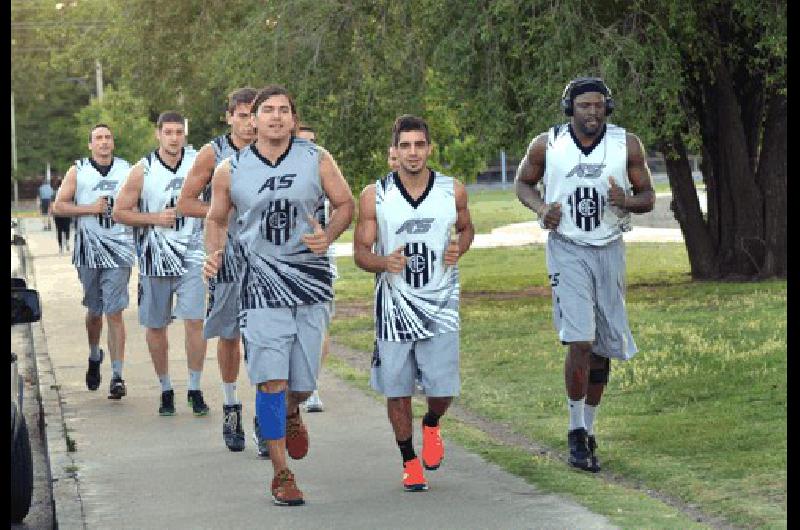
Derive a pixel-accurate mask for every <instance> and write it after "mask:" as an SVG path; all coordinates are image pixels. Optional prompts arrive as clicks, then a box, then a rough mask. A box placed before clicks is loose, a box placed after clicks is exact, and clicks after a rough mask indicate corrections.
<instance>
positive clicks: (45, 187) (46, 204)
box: [39, 180, 53, 230]
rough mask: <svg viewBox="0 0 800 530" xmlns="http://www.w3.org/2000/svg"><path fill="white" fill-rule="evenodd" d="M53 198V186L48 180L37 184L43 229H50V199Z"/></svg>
mask: <svg viewBox="0 0 800 530" xmlns="http://www.w3.org/2000/svg"><path fill="white" fill-rule="evenodd" d="M52 200H53V188H52V186H50V181H48V180H45V181H43V182H42V185H41V186H39V212H40V213H41V214H42V215H43V216H44V219H43V223H44V229H45V230H52V229H53V226H52V225H51V224H50V201H52Z"/></svg>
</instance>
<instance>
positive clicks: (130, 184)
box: [111, 164, 175, 227]
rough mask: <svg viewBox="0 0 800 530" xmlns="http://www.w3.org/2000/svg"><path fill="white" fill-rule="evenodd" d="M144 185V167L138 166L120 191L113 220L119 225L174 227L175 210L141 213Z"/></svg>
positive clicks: (131, 172) (112, 213) (129, 174)
mask: <svg viewBox="0 0 800 530" xmlns="http://www.w3.org/2000/svg"><path fill="white" fill-rule="evenodd" d="M143 183H144V167H143V166H142V165H141V164H136V165H135V166H133V168H132V169H131V171H130V173H128V177H127V178H126V179H125V182H124V183H123V184H122V188H121V189H120V190H119V194H118V195H117V200H116V201H114V210H113V211H112V212H111V218H112V219H114V221H115V222H117V223H122V224H124V225H128V226H152V225H158V226H166V227H170V226H174V225H175V210H174V209H173V208H167V209H166V210H164V211H162V212H140V211H138V209H139V197H140V196H141V194H142V185H143Z"/></svg>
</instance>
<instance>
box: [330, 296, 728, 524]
mask: <svg viewBox="0 0 800 530" xmlns="http://www.w3.org/2000/svg"><path fill="white" fill-rule="evenodd" d="M534 289H545V288H532V289H531V290H534ZM526 291H528V289H526ZM546 291H547V296H550V289H549V288H546ZM490 294H491V295H497V294H514V293H490ZM527 296H538V295H536V294H533V295H531V294H528V295H527ZM353 305H354V306H357V305H358V304H353ZM336 312H337V314H341V313H340V312H339V304H337V306H336ZM330 353H331V355H333V356H335V357H337V358H339V359H341V360H342V361H344V362H346V363H347V364H348V365H350V366H351V367H352V368H355V369H357V370H359V371H362V372H368V371H369V369H370V364H371V361H372V354H371V353H368V352H363V351H358V350H354V349H352V348H348V347H347V346H344V345H342V344H338V343H337V342H335V341H331V350H330ZM414 399H423V398H422V397H415V398H414ZM447 414H448V415H449V416H451V417H454V418H456V419H458V420H459V421H461V422H463V423H465V424H467V425H470V426H472V427H475V428H477V429H480V430H481V431H483V432H484V433H486V434H487V435H488V436H490V437H491V438H492V439H494V440H495V441H497V442H499V443H502V444H504V445H508V446H511V447H515V448H517V449H521V450H523V451H525V452H527V453H528V454H530V455H541V456H546V457H548V458H551V459H553V460H558V461H561V462H563V463H564V465H568V462H567V455H566V453H562V452H560V451H556V450H554V449H552V448H550V447H547V446H545V445H543V444H541V443H539V442H537V441H536V440H533V439H531V438H529V437H527V436H524V435H522V434H519V433H517V432H514V430H513V429H512V428H511V426H510V425H508V424H506V423H502V422H498V421H493V420H490V419H487V418H484V417H482V416H480V415H478V414H475V413H474V412H472V411H470V410H467V409H465V408H464V407H461V406H460V405H459V404H458V403H457V402H456V403H453V405H452V406H451V407H450V409H449V410H448V412H447ZM565 442H566V440H565ZM600 443H601V444H602V440H601V441H600ZM565 445H566V443H565ZM597 477H598V478H600V479H602V480H605V481H607V482H609V483H612V484H617V485H620V486H625V487H627V488H631V489H635V490H638V491H641V492H643V493H645V494H646V495H647V496H649V497H651V498H653V499H656V500H658V501H661V502H663V503H664V504H668V505H670V506H672V507H673V508H675V509H677V510H680V511H681V512H683V513H684V514H686V515H687V516H689V517H691V518H692V519H694V520H695V521H697V522H699V523H701V524H705V525H708V526H710V527H712V528H718V529H725V530H728V529H737V528H739V527H736V526H733V525H731V524H730V523H729V522H728V521H725V520H724V519H722V518H719V517H713V516H710V515H707V514H705V513H703V512H701V511H700V510H698V509H697V508H696V507H695V506H694V505H691V504H689V503H686V502H683V501H682V500H680V499H676V498H674V497H671V496H669V495H667V494H665V493H661V492H659V491H656V490H652V489H648V488H647V487H646V486H645V485H644V484H642V483H640V482H638V481H635V480H632V479H630V478H627V477H623V476H620V475H616V474H614V473H611V472H609V471H600V472H599V473H597Z"/></svg>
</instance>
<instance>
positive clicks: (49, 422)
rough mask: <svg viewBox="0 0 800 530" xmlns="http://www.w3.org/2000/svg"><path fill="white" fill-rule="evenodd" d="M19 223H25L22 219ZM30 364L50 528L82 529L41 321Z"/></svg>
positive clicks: (29, 268) (25, 252) (30, 268)
mask: <svg viewBox="0 0 800 530" xmlns="http://www.w3.org/2000/svg"><path fill="white" fill-rule="evenodd" d="M20 221H21V223H20V225H21V226H22V227H24V226H25V223H24V221H23V220H20ZM21 250H22V252H21V253H20V259H21V260H22V261H23V262H24V266H25V271H26V273H27V276H28V279H29V280H30V284H32V287H34V288H35V287H36V274H35V272H36V267H35V264H34V261H33V259H31V255H30V250H29V249H28V246H27V245H25V246H24V247H23V248H22V249H21ZM31 337H32V340H33V354H34V364H35V367H36V372H37V375H38V380H39V398H40V400H41V401H40V406H41V408H42V412H43V421H44V433H43V434H44V446H45V448H46V450H47V455H46V456H47V464H48V467H49V472H50V480H51V487H52V493H53V505H54V510H53V520H54V524H53V526H54V528H57V529H59V530H62V529H63V530H65V529H70V530H71V529H79V528H80V529H85V528H86V524H85V522H84V516H83V502H82V500H81V495H80V487H79V481H78V475H77V473H76V472H75V471H74V470H75V469H77V467H76V465H75V460H74V459H73V458H72V454H71V453H70V451H69V448H68V445H67V436H68V433H67V429H66V423H65V422H64V411H63V409H62V406H61V405H62V399H61V392H60V386H59V385H58V382H57V381H56V376H55V371H54V370H53V364H52V362H51V360H50V354H49V353H48V349H47V339H46V336H45V332H44V325H43V324H42V321H39V322H37V323H35V324H31Z"/></svg>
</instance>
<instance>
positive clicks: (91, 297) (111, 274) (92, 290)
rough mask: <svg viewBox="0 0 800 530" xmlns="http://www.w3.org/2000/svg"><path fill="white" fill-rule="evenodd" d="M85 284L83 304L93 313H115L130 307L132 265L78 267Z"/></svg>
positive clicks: (82, 282)
mask: <svg viewBox="0 0 800 530" xmlns="http://www.w3.org/2000/svg"><path fill="white" fill-rule="evenodd" d="M77 269H78V279H80V281H81V285H83V302H82V303H83V305H84V306H86V308H87V309H88V310H89V313H90V314H92V315H102V314H106V315H113V314H114V313H119V312H120V311H122V310H123V309H125V308H126V307H128V281H130V279H131V268H130V267H118V268H113V269H92V268H90V267H77Z"/></svg>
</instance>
